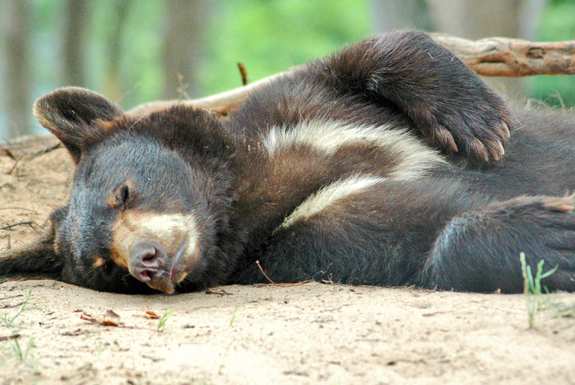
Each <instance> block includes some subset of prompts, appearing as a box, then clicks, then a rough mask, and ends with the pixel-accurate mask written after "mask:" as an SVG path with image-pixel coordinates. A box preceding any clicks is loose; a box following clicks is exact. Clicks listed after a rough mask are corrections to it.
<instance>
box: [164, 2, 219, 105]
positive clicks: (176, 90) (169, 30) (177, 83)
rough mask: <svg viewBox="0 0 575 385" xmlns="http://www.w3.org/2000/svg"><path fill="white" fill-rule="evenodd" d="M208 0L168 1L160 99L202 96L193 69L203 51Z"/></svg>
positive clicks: (208, 7) (194, 69) (207, 16)
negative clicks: (162, 88)
mask: <svg viewBox="0 0 575 385" xmlns="http://www.w3.org/2000/svg"><path fill="white" fill-rule="evenodd" d="M211 3H212V2H211V1H210V0H170V1H169V2H168V16H167V20H166V29H165V35H164V58H163V63H164V79H165V80H164V90H163V96H162V97H163V98H165V99H173V98H177V97H180V98H189V97H190V96H198V95H200V94H201V90H199V86H198V82H197V79H196V68H197V65H198V63H199V62H200V60H201V57H202V54H203V52H204V50H203V46H204V44H203V43H204V36H205V33H206V30H207V20H208V18H209V14H210V12H209V9H210V7H211V6H212V5H213V4H211Z"/></svg>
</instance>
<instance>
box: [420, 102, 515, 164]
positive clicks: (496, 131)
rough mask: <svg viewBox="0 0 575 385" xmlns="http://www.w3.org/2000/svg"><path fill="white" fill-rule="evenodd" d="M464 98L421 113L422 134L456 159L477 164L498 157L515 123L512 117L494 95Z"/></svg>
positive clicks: (492, 160) (494, 159)
mask: <svg viewBox="0 0 575 385" xmlns="http://www.w3.org/2000/svg"><path fill="white" fill-rule="evenodd" d="M464 99H465V100H464V101H463V102H459V103H457V104H456V105H450V106H448V107H445V106H439V105H438V106H435V107H437V108H436V110H435V111H430V110H429V109H428V110H427V113H426V114H422V116H420V117H419V119H417V120H419V125H420V127H423V129H422V132H423V134H424V135H425V137H426V138H427V139H428V140H429V141H430V143H431V144H433V145H435V146H437V147H439V148H440V149H441V150H442V151H445V152H446V153H448V154H450V155H453V156H455V157H456V158H464V159H466V160H468V161H470V162H472V163H480V164H485V163H489V162H494V161H498V160H500V159H501V158H502V157H503V155H504V154H505V145H506V143H507V141H508V140H509V137H510V133H511V130H512V129H513V128H514V126H515V124H514V120H513V118H512V117H511V115H510V113H509V112H508V111H507V109H506V108H505V106H504V105H503V103H502V102H501V101H500V99H499V98H498V97H496V98H489V97H487V98H485V97H483V98H474V97H466V98H464ZM474 99H475V100H474ZM432 107H433V106H432Z"/></svg>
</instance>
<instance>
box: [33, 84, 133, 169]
mask: <svg viewBox="0 0 575 385" xmlns="http://www.w3.org/2000/svg"><path fill="white" fill-rule="evenodd" d="M122 114H123V111H122V108H121V107H120V106H118V105H117V104H116V103H114V102H112V101H110V100H108V99H107V98H106V97H104V96H102V95H100V94H98V93H96V92H93V91H90V90H87V89H84V88H79V87H66V88H60V89H57V90H56V91H53V92H50V93H49V94H46V95H44V96H42V97H41V98H40V99H38V100H36V103H34V116H35V117H36V119H37V120H38V121H39V122H40V124H41V125H42V126H44V127H46V128H47V129H48V130H49V131H50V132H52V133H53V134H54V135H56V136H57V137H58V139H60V141H61V142H62V143H63V144H64V146H66V148H67V149H68V151H70V154H71V155H72V158H73V159H74V161H75V162H76V163H78V162H79V161H80V158H81V157H82V152H83V150H85V149H86V148H87V147H88V146H89V144H91V143H94V141H97V140H98V138H101V137H103V136H105V135H103V134H105V132H103V131H107V130H109V128H110V127H109V125H98V124H97V123H101V122H109V121H112V120H114V118H116V117H119V116H122Z"/></svg>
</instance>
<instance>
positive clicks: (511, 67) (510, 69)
mask: <svg viewBox="0 0 575 385" xmlns="http://www.w3.org/2000/svg"><path fill="white" fill-rule="evenodd" d="M430 35H431V37H432V38H433V40H435V42H437V43H439V44H441V45H443V46H444V47H446V48H447V49H449V50H451V51H452V52H453V53H454V54H455V56H457V57H458V58H459V59H461V60H462V61H463V62H464V63H465V64H466V65H467V66H469V67H470V68H471V69H472V70H473V71H475V72H476V73H477V74H479V75H482V76H501V77H503V76H504V77H520V76H532V75H574V74H575V40H571V41H563V42H550V43H536V42H530V41H526V40H519V39H507V38H502V37H493V38H487V39H481V40H476V41H473V40H467V39H462V38H458V37H454V36H449V35H444V34H437V33H432V34H430ZM294 68H298V67H293V68H291V69H289V70H287V71H286V72H283V73H279V74H276V75H273V76H270V77H267V78H265V79H262V80H259V81H257V82H254V83H251V84H249V85H246V86H244V87H240V88H236V89H233V90H231V91H226V92H223V93H220V94H216V95H212V96H208V97H206V98H200V99H190V100H166V101H154V102H149V103H145V104H141V105H139V106H137V107H135V108H133V109H131V110H130V111H128V113H129V114H133V115H144V114H147V113H150V112H154V111H159V110H163V109H165V108H169V107H172V106H175V105H178V104H182V105H186V106H194V107H201V108H207V109H210V110H212V111H214V112H216V113H219V114H226V113H227V112H229V111H231V110H233V109H235V108H237V106H238V105H239V104H240V103H241V102H242V101H243V100H245V98H246V97H247V96H248V94H249V93H250V92H252V91H253V90H256V89H258V88H259V87H262V86H264V85H266V84H267V83H269V82H270V81H272V80H274V79H276V78H278V77H280V76H282V75H283V74H285V73H288V72H289V71H292V70H293V69H294Z"/></svg>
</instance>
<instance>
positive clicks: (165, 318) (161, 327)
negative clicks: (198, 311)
mask: <svg viewBox="0 0 575 385" xmlns="http://www.w3.org/2000/svg"><path fill="white" fill-rule="evenodd" d="M172 314H174V311H173V310H168V311H166V312H165V313H164V314H163V315H162V316H161V317H160V319H159V320H158V331H159V332H160V333H161V332H163V331H164V329H165V328H166V322H168V318H170V317H171V316H172Z"/></svg>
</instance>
